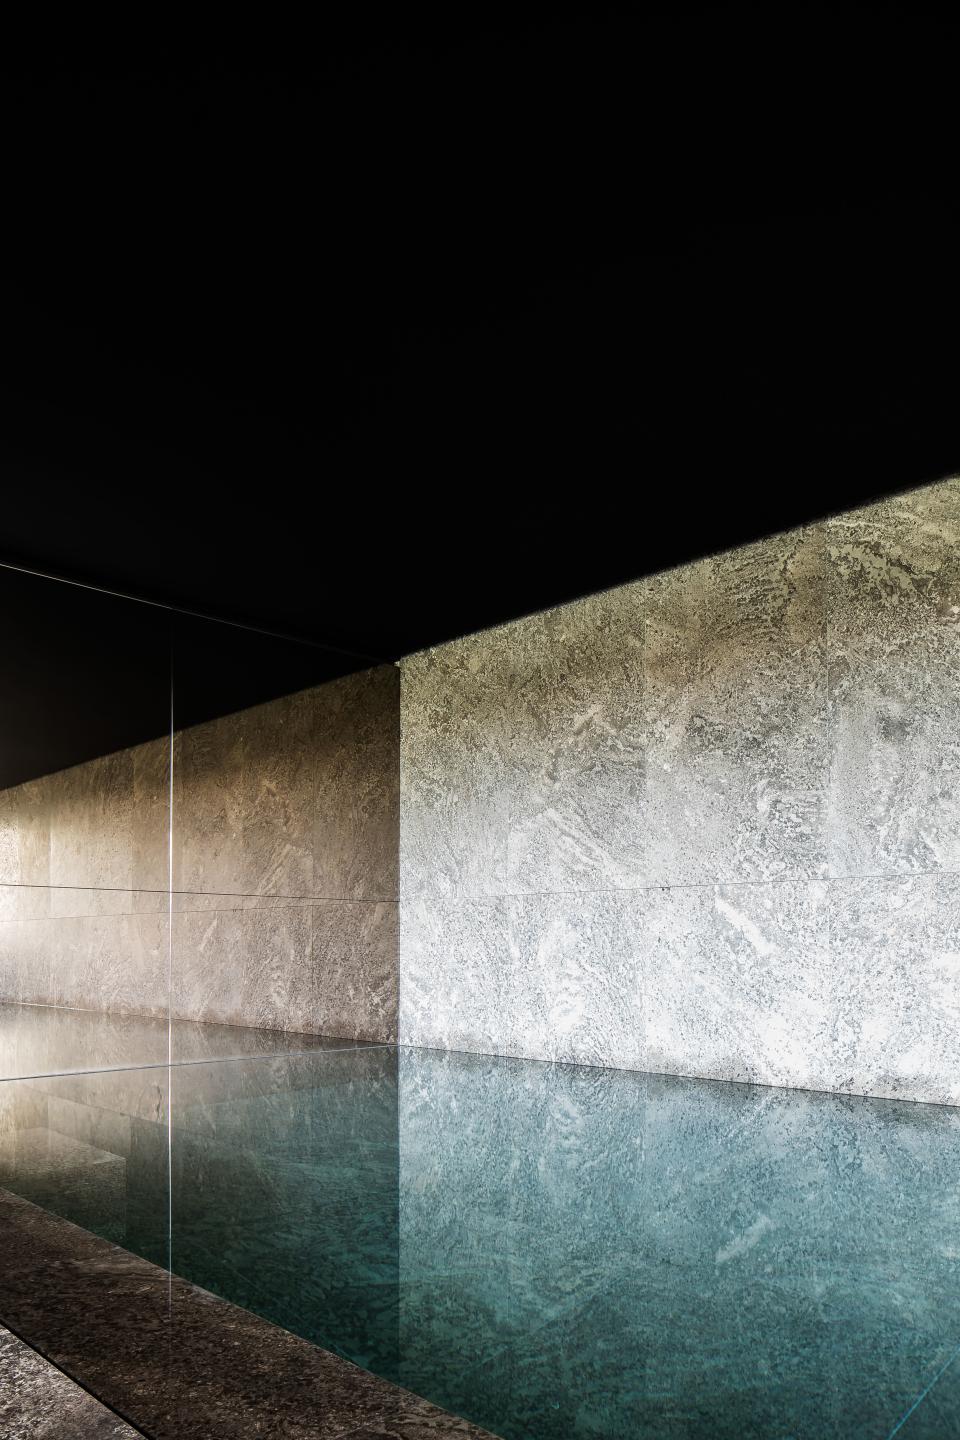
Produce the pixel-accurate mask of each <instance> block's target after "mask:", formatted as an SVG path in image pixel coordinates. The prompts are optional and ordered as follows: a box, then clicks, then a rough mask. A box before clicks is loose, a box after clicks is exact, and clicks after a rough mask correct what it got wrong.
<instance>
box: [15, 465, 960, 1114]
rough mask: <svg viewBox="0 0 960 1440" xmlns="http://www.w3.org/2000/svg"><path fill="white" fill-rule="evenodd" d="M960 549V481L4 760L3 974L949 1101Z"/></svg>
mask: <svg viewBox="0 0 960 1440" xmlns="http://www.w3.org/2000/svg"><path fill="white" fill-rule="evenodd" d="M958 555H960V482H958V481H957V480H947V481H943V482H940V483H938V484H936V485H932V486H928V487H926V488H924V489H920V490H914V491H911V492H909V493H908V494H905V495H901V496H896V497H893V498H890V499H888V500H885V501H883V502H881V503H879V504H876V505H872V506H869V507H866V508H863V509H860V510H857V511H853V512H850V513H847V514H844V515H840V516H837V517H835V518H833V519H830V520H827V521H824V522H822V523H819V524H815V525H811V526H809V527H805V528H803V529H801V530H797V531H793V532H790V533H788V534H783V535H777V536H774V537H772V538H770V539H767V540H764V541H761V542H758V543H756V544H753V545H750V546H746V547H744V548H741V549H738V550H735V551H730V552H727V553H724V554H721V555H718V556H714V557H710V558H708V559H705V560H703V561H700V562H697V563H695V564H692V565H687V566H684V567H681V568H680V569H676V570H673V571H670V572H668V573H664V574H660V575H656V576H653V577H650V578H649V579H646V580H642V581H638V582H637V583H635V584H631V585H626V586H623V587H620V588H618V589H615V590H611V591H608V592H605V593H603V594H600V595H595V596H590V597H587V598H586V599H584V600H581V601H578V602H575V603H574V604H571V605H566V606H563V607H561V608H558V609H556V610H552V611H548V612H545V613H542V614H538V615H534V616H531V617H528V618H526V619H522V620H519V621H516V622H514V623H512V624H510V625H506V626H503V627H500V628H498V629H495V630H491V631H487V632H483V633H480V634H477V635H471V636H467V637H465V638H464V639H462V640H458V641H455V642H452V643H450V644H447V645H443V646H440V647H437V648H435V649H433V650H430V651H428V652H424V653H422V654H418V655H414V656H410V657H409V658H407V659H406V660H405V661H403V662H402V664H401V666H400V667H399V670H398V668H397V667H394V666H381V667H376V668H374V669H372V670H369V671H366V672H363V673H361V674H358V675H354V676H351V677H347V678H346V679H344V680H336V681H333V682H331V683H329V684H326V685H323V686H319V687H315V688H314V689H312V690H299V691H297V692H296V693H295V694H290V695H287V696H283V697H282V698H280V699H277V700H270V701H268V702H267V703H265V704H263V705H258V706H256V707H253V708H251V709H247V710H241V711H239V712H236V713H234V714H232V715H228V716H226V717H224V718H220V719H216V720H213V721H210V722H207V723H204V724H201V725H196V726H190V727H186V728H183V729H181V730H178V731H177V730H175V731H174V734H173V737H172V754H171V741H170V740H169V739H168V740H166V741H158V742H156V743H154V742H148V743H146V744H145V745H142V746H137V747H134V748H132V749H129V750H124V751H120V752H116V753H114V754H112V755H109V756H106V757H103V758H102V759H98V760H94V761H90V762H87V763H85V764H82V765H78V766H75V767H74V768H73V769H71V770H62V771H59V772H57V773H56V774H53V775H48V776H43V777H41V778H40V779H37V780H31V781H28V782H26V783H24V784H22V785H18V786H16V787H13V788H11V789H8V790H6V791H4V792H2V793H0V905H2V919H0V996H2V997H3V998H4V999H6V1000H8V1001H11V1002H21V1003H29V1004H42V1005H54V1006H61V1007H76V1008H82V1009H89V1010H94V1011H102V1012H106V1013H109V1014H110V1015H113V1016H118V1017H133V1016H142V1017H147V1018H149V1017H154V1018H156V1019H158V1020H160V1021H161V1022H162V1021H163V1020H165V1019H166V1018H167V1017H168V1015H171V1016H173V1017H175V1018H176V1019H178V1020H180V1021H183V1022H187V1023H189V1022H197V1021H216V1022H218V1023H223V1024H234V1025H238V1026H242V1027H270V1028H272V1029H275V1030H277V1031H287V1032H290V1033H292V1034H296V1033H300V1032H304V1033H306V1032H313V1033H318V1032H324V1033H327V1034H332V1035H342V1036H345V1037H350V1038H359V1039H367V1040H373V1041H378V1042H381V1043H382V1042H390V1041H394V1040H396V1039H398V1038H399V1040H400V1041H401V1042H402V1043H406V1044H409V1045H416V1046H426V1047H433V1048H441V1049H443V1048H449V1049H460V1050H467V1051H478V1052H492V1053H496V1054H507V1055H517V1056H525V1057H529V1058H533V1059H544V1060H560V1061H570V1062H579V1063H588V1064H591V1065H603V1066H613V1067H622V1068H635V1069H648V1070H652V1071H665V1072H676V1073H682V1074H691V1075H698V1076H703V1077H709V1078H718V1079H733V1080H741V1081H758V1082H763V1083H767V1084H775V1085H786V1086H799V1087H807V1088H815V1089H825V1090H833V1091H850V1092H856V1093H865V1094H871V1095H877V1096H888V1097H900V1098H908V1099H915V1100H925V1101H938V1102H947V1103H950V1104H960V1067H958V1066H957V1064H956V1059H957V1051H956V1034H957V1033H958V1021H960V998H958V997H960V989H958V986H957V976H958V970H960V959H958V956H960V738H958V737H960V713H958V712H960V683H958V681H960V560H958V558H957V557H958ZM170 774H172V793H171V788H170V778H169V776H170ZM171 815H172V828H171V823H170V817H171ZM171 861H172V866H171ZM398 873H399V888H398ZM144 1044H146V1041H144ZM151 1044H152V1042H151ZM241 1053H242V1052H241ZM136 1058H138V1057H136V1056H134V1055H130V1056H127V1057H126V1059H127V1061H128V1062H129V1061H131V1060H134V1059H136ZM139 1058H140V1059H141V1060H143V1061H144V1062H147V1061H149V1060H153V1059H156V1060H157V1061H161V1060H163V1059H165V1058H167V1057H166V1054H165V1053H159V1052H158V1054H157V1056H156V1057H154V1056H153V1055H152V1053H151V1054H150V1055H146V1054H141V1055H140V1057H139ZM174 1058H176V1057H175V1056H174ZM17 1063H18V1064H26V1063H27V1060H26V1058H23V1060H22V1061H18V1062H17ZM8 1073H10V1072H8ZM13 1073H29V1071H24V1070H23V1069H20V1070H19V1072H17V1071H14V1072H13Z"/></svg>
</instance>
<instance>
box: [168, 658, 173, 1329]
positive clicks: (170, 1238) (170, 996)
mask: <svg viewBox="0 0 960 1440" xmlns="http://www.w3.org/2000/svg"><path fill="white" fill-rule="evenodd" d="M173 724H174V714H173V634H172V631H171V634H170V756H169V766H168V775H167V791H168V794H167V1277H168V1279H167V1285H168V1291H167V1300H168V1307H172V1304H173Z"/></svg>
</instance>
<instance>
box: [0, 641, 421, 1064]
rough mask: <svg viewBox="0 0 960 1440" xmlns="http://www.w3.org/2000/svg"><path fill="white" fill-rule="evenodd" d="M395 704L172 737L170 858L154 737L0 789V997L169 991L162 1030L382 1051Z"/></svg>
mask: <svg viewBox="0 0 960 1440" xmlns="http://www.w3.org/2000/svg"><path fill="white" fill-rule="evenodd" d="M398 691H399V673H398V671H397V669H396V667H394V666H392V665H388V666H381V667H378V668H377V669H374V670H371V671H366V672H362V673H360V674H357V675H352V676H349V677H347V678H345V679H342V680H337V681H333V682H331V683H330V684H329V685H324V686H318V687H316V688H314V689H311V690H306V691H301V692H299V693H297V694H295V695H290V696H284V697H282V698H281V699H278V700H274V701H270V702H269V703H267V704H264V705H260V706H256V707H253V708H251V709H248V710H244V711H241V712H238V713H237V714H235V715H229V716H226V717H224V718H222V719H218V720H213V721H210V722H207V723H205V724H202V725H197V726H193V727H191V728H189V729H187V730H183V731H179V732H178V733H177V734H176V735H175V736H174V740H173V794H172V801H173V804H172V816H173V837H172V845H171V831H170V816H171V794H170V768H171V767H170V746H169V742H168V741H157V742H150V743H148V744H145V745H141V746H137V747H135V748H133V749H131V750H125V751H121V752H119V753H117V754H115V755H109V756H106V757H103V759H98V760H95V761H92V762H89V763H88V764H84V765H79V766H76V767H74V768H72V769H70V770H64V771H60V772H58V773H57V774H53V775H48V776H44V777H42V778H41V779H38V780H34V781H30V782H28V783H27V784H24V785H21V786H17V787H14V788H12V789H9V790H6V791H4V792H2V793H0V996H2V998H3V999H5V1000H13V1001H19V1002H21V1003H26V1004H43V1005H58V1006H68V1007H74V1008H80V1009H91V1010H102V1011H110V1012H114V1013H117V1014H140V1015H145V1016H156V1017H161V1018H165V1017H166V1015H167V1008H168V998H169V995H170V987H171V978H172V1009H173V1015H174V1017H175V1018H183V1019H189V1020H210V1021H218V1022H224V1023H232V1024H236V1025H256V1026H271V1027H273V1028H276V1029H278V1030H291V1031H303V1032H306V1033H320V1032H327V1033H331V1034H340V1035H347V1036H351V1037H354V1038H362V1039H372V1040H381V1041H382V1040H391V1039H394V1038H395V1037H396V1010H397V973H396V950H397V903H396V896H397V891H396V886H397V879H396V872H397V850H398V783H399V782H398V766H399V761H398V745H399V733H398V728H399V727H398V714H399V695H398ZM171 858H172V861H173V889H174V893H173V896H172V901H171V895H170V889H169V876H170V861H171ZM171 924H172V935H171V933H170V926H171ZM171 958H172V977H171V973H170V972H171ZM163 1048H164V1055H165V1053H166V1041H165V1039H164V1046H163ZM141 1058H142V1059H144V1060H146V1059H149V1058H154V1057H153V1056H152V1053H151V1055H150V1056H146V1055H144V1056H142V1057H141ZM157 1058H160V1057H159V1052H158V1056H157Z"/></svg>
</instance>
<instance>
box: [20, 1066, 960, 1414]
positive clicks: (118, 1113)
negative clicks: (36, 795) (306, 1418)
mask: <svg viewBox="0 0 960 1440" xmlns="http://www.w3.org/2000/svg"><path fill="white" fill-rule="evenodd" d="M0 1185H2V1186H3V1187H5V1188H7V1189H9V1190H13V1191H15V1192H17V1193H18V1194H21V1195H23V1196H25V1197H26V1198H28V1199H31V1200H33V1201H35V1202H36V1203H38V1204H40V1205H42V1206H44V1207H45V1208H47V1209H49V1210H53V1211H55V1212H56V1213H58V1214H61V1215H64V1216H65V1217H66V1218H68V1219H71V1220H73V1221H75V1222H76V1223H78V1224H80V1225H82V1226H84V1227H85V1228H87V1229H89V1230H92V1231H94V1232H95V1233H97V1234H99V1235H102V1236H104V1237H106V1238H108V1239H111V1240H114V1241H116V1242H117V1243H119V1244H121V1245H123V1246H125V1247H126V1248H127V1249H130V1250H133V1251H134V1252H136V1253H137V1254H140V1255H143V1256H145V1257H146V1258H148V1259H151V1260H153V1261H155V1262H156V1263H158V1264H162V1265H164V1266H169V1267H171V1268H172V1269H173V1270H174V1271H175V1272H176V1273H177V1274H180V1275H183V1276H185V1277H186V1278H188V1279H191V1280H193V1281H195V1282H196V1283H197V1284H199V1285H202V1286H204V1287H205V1288H207V1289H209V1290H212V1291H214V1292H215V1293H217V1294H220V1295H222V1296H224V1297H226V1298H228V1299H230V1300H232V1301H234V1302H236V1303H237V1304H240V1305H243V1306H245V1307H247V1308H249V1309H251V1310H254V1311H256V1312H257V1313H259V1314H261V1315H263V1316H265V1317H266V1318H268V1319H270V1320H273V1321H275V1322H277V1323H278V1324H280V1325H283V1326H285V1327H286V1328H287V1329H289V1330H292V1331H294V1332H295V1333H296V1334H299V1335H301V1336H304V1337H305V1338H307V1339H310V1340H312V1341H314V1342H316V1343H317V1344H320V1345H322V1346H324V1347H325V1348H327V1349H330V1350H334V1351H336V1352H337V1353H339V1354H342V1355H345V1356H347V1357H348V1358H350V1359H352V1360H354V1361H356V1362H357V1363H359V1364H360V1365H362V1366H364V1367H365V1368H367V1369H370V1370H372V1371H374V1372H375V1373H377V1374H379V1375H382V1376H384V1377H386V1378H387V1379H390V1380H392V1381H395V1382H396V1383H398V1384H400V1385H403V1386H405V1387H407V1388H409V1389H411V1390H414V1391H415V1392H417V1393H418V1394H420V1395H423V1396H425V1397H426V1398H428V1399H430V1400H433V1401H435V1402H436V1403H438V1404H440V1405H442V1406H444V1407H446V1408H447V1409H450V1410H453V1411H455V1412H457V1413H458V1414H461V1415H464V1416H466V1417H468V1418H469V1419H471V1420H473V1421H475V1422H476V1423H478V1424H479V1425H482V1426H484V1427H485V1428H487V1429H489V1430H491V1431H494V1432H495V1433H497V1434H499V1435H502V1436H504V1437H506V1440H560V1437H567V1436H590V1437H618V1440H619V1437H646V1436H650V1437H654V1436H656V1437H671V1440H673V1437H684V1440H688V1437H701V1436H703V1437H706V1436H710V1437H731V1440H732V1437H744V1436H746V1437H752V1436H757V1437H760V1436H763V1437H774V1440H787V1437H806V1436H843V1437H848V1436H853V1437H874V1436H876V1437H888V1436H893V1435H894V1434H897V1435H902V1436H903V1437H905V1440H914V1437H927V1436H948V1435H952V1434H956V1433H960V1359H956V1358H955V1357H956V1356H957V1350H958V1347H960V1284H958V1281H960V1110H956V1109H951V1108H949V1107H937V1106H929V1105H914V1104H909V1103H904V1102H892V1101H879V1100H866V1099H861V1098H851V1097H840V1096H836V1095H825V1094H813V1093H807V1092H799V1091H785V1090H775V1089H768V1088H763V1087H752V1086H744V1085H734V1084H725V1083H720V1082H709V1081H697V1080H685V1079H679V1078H673V1077H664V1076H655V1075H644V1074H638V1073H632V1072H626V1071H614V1070H603V1069H594V1068H588V1067H574V1066H552V1065H545V1064H538V1063H535V1062H530V1061H522V1060H511V1059H500V1058H493V1057H487V1056H478V1055H467V1054H456V1053H441V1052H434V1051H422V1050H413V1049H399V1050H398V1049H396V1048H394V1047H387V1046H365V1047H357V1046H345V1047H344V1048H342V1049H339V1048H330V1049H321V1050H318V1051H316V1052H314V1053H310V1054H290V1055H283V1056H272V1057H265V1058H250V1059H237V1060H232V1061H212V1062H209V1063H199V1064H193V1065H181V1066H173V1067H169V1068H168V1067H163V1066H160V1067H153V1068H145V1069H139V1070H136V1069H127V1070H122V1071H110V1072H101V1073H95V1074H87V1075H69V1076H59V1077H51V1078H43V1079H36V1080H15V1081H7V1082H4V1083H3V1085H2V1086H0Z"/></svg>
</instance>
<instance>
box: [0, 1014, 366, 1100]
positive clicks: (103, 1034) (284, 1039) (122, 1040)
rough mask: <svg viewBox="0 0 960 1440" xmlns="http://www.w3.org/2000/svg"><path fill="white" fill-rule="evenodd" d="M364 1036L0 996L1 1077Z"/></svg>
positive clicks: (333, 1045)
mask: <svg viewBox="0 0 960 1440" xmlns="http://www.w3.org/2000/svg"><path fill="white" fill-rule="evenodd" d="M354 1044H357V1045H362V1044H364V1042H363V1041H353V1040H339V1039H332V1038H331V1037H329V1036H325V1035H302V1034H299V1033H298V1032H297V1031H293V1030H268V1029H253V1028H252V1027H247V1026H245V1025H211V1024H208V1023H206V1022H204V1021H195V1020H173V1021H170V1022H168V1021H167V1020H165V1019H163V1020H160V1019H155V1018H152V1017H150V1016H149V1015H111V1014H107V1013H105V1012H102V1011H99V1010H65V1009H63V1010H62V1009H60V1008H58V1007H57V1006H53V1005H20V1004H17V1003H16V1002H13V1001H8V1000H0V1080H6V1079H19V1078H22V1077H27V1076H35V1075H62V1074H63V1073H64V1072H67V1073H70V1072H83V1071H90V1070H114V1069H136V1068H137V1067H138V1066H147V1065H165V1064H166V1063H167V1061H168V1060H169V1058H170V1056H171V1055H172V1056H173V1057H174V1059H175V1060H176V1061H177V1062H178V1063H182V1064H186V1063H190V1062H193V1061H197V1060H201V1061H203V1060H220V1059H233V1058H239V1057H242V1056H245V1055H282V1054H289V1053H292V1052H295V1051H301V1050H328V1049H335V1050H342V1049H343V1048H344V1047H345V1046H352V1045H354Z"/></svg>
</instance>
